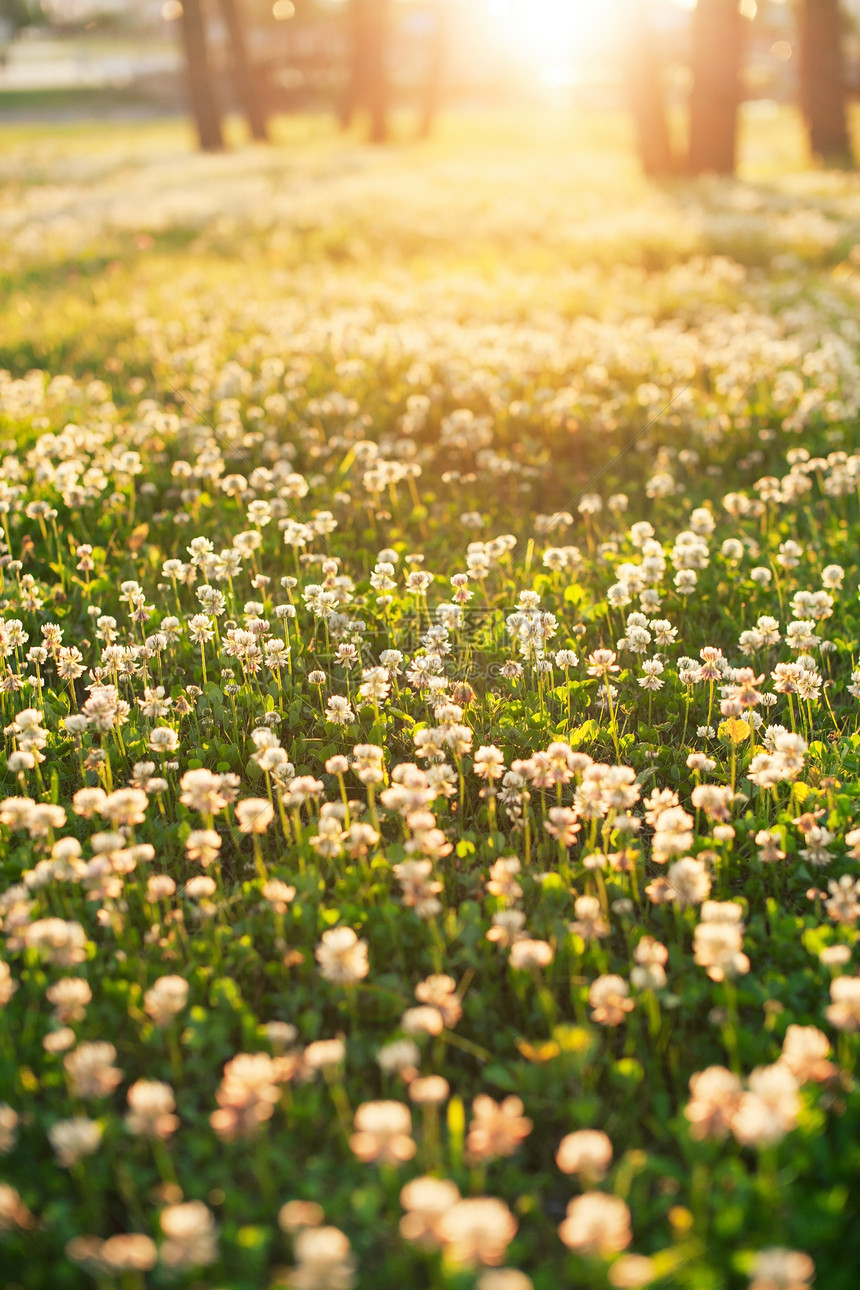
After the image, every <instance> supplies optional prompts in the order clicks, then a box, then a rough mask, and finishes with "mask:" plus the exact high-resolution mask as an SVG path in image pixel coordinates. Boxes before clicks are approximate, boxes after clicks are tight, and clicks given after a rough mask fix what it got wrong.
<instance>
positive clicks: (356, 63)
mask: <svg viewBox="0 0 860 1290" xmlns="http://www.w3.org/2000/svg"><path fill="white" fill-rule="evenodd" d="M390 16H391V14H390V3H389V0H352V4H351V5H350V14H349V21H350V26H351V39H350V45H351V58H350V62H351V66H350V77H349V85H348V87H347V92H346V97H345V99H344V105H343V109H342V111H341V125H342V126H343V128H344V129H348V128H349V126H350V125H351V124H352V121H353V118H354V116H355V113H356V111H358V110H359V109H360V108H362V107H366V108H367V109H368V111H369V112H370V138H371V140H372V141H373V142H374V143H385V141H386V140H387V138H388V101H389V82H388V43H389V29H390Z"/></svg>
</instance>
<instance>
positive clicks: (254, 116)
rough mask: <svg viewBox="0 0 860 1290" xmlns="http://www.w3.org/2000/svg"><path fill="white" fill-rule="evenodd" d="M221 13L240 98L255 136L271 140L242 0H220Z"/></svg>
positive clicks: (262, 140) (237, 93)
mask: <svg viewBox="0 0 860 1290" xmlns="http://www.w3.org/2000/svg"><path fill="white" fill-rule="evenodd" d="M220 3H221V12H222V14H223V15H224V23H225V25H226V27H227V34H228V36H229V40H230V61H231V64H232V70H233V80H234V83H235V86H236V97H237V98H238V100H239V103H240V104H241V107H242V111H243V112H244V113H245V119H246V120H247V122H248V129H249V130H250V131H251V138H252V139H258V140H260V142H262V143H267V142H268V139H269V131H268V128H267V125H266V113H265V110H264V107H263V100H262V96H261V94H260V92H259V89H260V82H259V81H258V80H256V79H255V77H254V72H253V69H252V67H251V60H250V58H249V56H248V40H247V36H246V29H245V21H244V15H243V14H242V12H241V10H240V7H239V0H220Z"/></svg>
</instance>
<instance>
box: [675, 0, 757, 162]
mask: <svg viewBox="0 0 860 1290" xmlns="http://www.w3.org/2000/svg"><path fill="white" fill-rule="evenodd" d="M742 23H743V19H742V17H741V14H740V10H739V8H738V0H699V2H698V4H697V5H696V8H695V10H694V11H693V49H692V65H693V89H692V91H691V94H690V149H689V155H688V159H687V168H688V170H689V171H690V173H691V174H694V175H700V174H705V173H707V172H710V173H713V174H717V175H731V174H733V173H734V169H735V153H736V148H737V121H738V105H739V103H740V66H741V44H742Z"/></svg>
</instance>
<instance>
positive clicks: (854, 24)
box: [0, 0, 860, 176]
mask: <svg viewBox="0 0 860 1290" xmlns="http://www.w3.org/2000/svg"><path fill="white" fill-rule="evenodd" d="M858 96H860V0H699V3H698V4H697V3H696V0H601V2H600V3H594V2H593V0H184V3H183V0H0V115H2V119H3V120H4V121H5V122H6V123H7V124H8V123H21V122H27V121H37V122H42V123H46V124H51V123H53V124H62V123H66V122H69V121H76V120H81V119H90V120H93V119H94V120H96V121H102V122H105V123H107V122H109V121H116V120H117V119H119V120H128V119H130V118H138V119H139V118H143V119H146V118H153V119H157V118H177V119H178V118H181V117H183V116H186V117H187V119H188V121H189V124H190V125H191V126H192V127H193V131H194V134H193V137H194V139H195V140H196V142H198V143H199V144H200V146H202V147H203V148H205V149H208V150H218V149H220V148H223V147H228V146H237V145H239V144H240V143H241V142H243V140H246V139H248V138H249V137H251V138H254V139H257V140H259V141H264V140H273V141H275V142H278V141H282V140H283V139H285V138H289V129H288V127H286V126H285V121H286V120H287V119H288V118H289V117H290V116H291V115H292V116H296V115H303V116H308V115H311V116H313V117H315V118H319V119H320V120H326V121H329V122H336V123H338V124H339V125H340V126H341V127H343V128H344V129H350V130H353V131H355V132H359V133H360V134H362V135H364V136H366V137H367V138H369V139H370V140H372V141H375V142H378V143H384V142H390V141H392V140H393V141H395V142H400V143H403V142H407V141H409V140H412V139H417V138H422V137H426V136H428V135H430V134H432V132H433V131H434V129H438V128H439V121H440V118H442V117H444V116H445V115H446V114H447V115H448V117H449V118H450V117H451V116H453V117H458V118H460V119H461V120H462V118H463V117H464V116H468V115H469V114H471V115H472V116H474V115H475V114H477V113H480V112H482V111H483V112H485V113H486V112H496V113H498V112H499V111H506V112H510V113H513V116H514V119H516V118H517V117H519V118H520V119H523V118H525V117H526V116H528V115H534V113H535V112H536V111H538V112H540V113H542V114H545V113H546V112H547V111H552V112H554V113H555V114H557V115H558V116H564V115H565V114H566V115H567V116H568V117H570V115H571V114H576V113H579V114H580V116H581V117H582V119H583V120H585V121H586V122H587V125H588V128H599V123H601V122H602V123H605V122H610V121H611V122H613V123H615V124H616V125H617V127H618V129H619V130H620V131H621V132H622V134H624V137H625V139H626V141H627V142H629V144H630V146H631V147H634V148H635V149H636V150H637V152H638V156H639V160H640V162H641V164H642V165H643V167H644V169H645V171H646V172H647V173H648V174H651V175H655V176H664V175H672V174H677V173H682V172H689V173H703V172H715V173H730V172H732V171H733V170H735V168H736V166H737V165H738V161H739V158H740V160H741V162H743V161H744V159H745V157H746V154H745V153H744V147H745V143H744V140H745V137H746V135H745V131H746V132H747V134H748V133H749V131H750V130H752V132H753V134H754V132H755V127H756V123H757V122H765V123H768V124H769V127H772V126H773V123H774V122H778V123H779V124H780V126H781V127H782V132H781V133H780V131H779V130H775V129H773V128H768V130H767V131H766V132H765V134H764V135H763V136H762V137H766V138H767V140H768V143H767V145H766V146H765V147H763V148H762V147H760V148H759V153H760V154H763V155H759V156H758V162H759V164H762V163H763V162H766V161H767V153H768V151H770V152H771V153H774V152H775V150H776V151H778V150H779V149H780V148H782V149H783V152H785V150H787V152H785V155H782V154H781V155H780V157H779V160H780V162H781V163H784V162H785V161H786V160H789V161H790V162H793V163H795V164H797V163H801V162H804V161H808V160H810V159H812V160H814V161H816V162H824V163H826V164H835V165H839V166H845V165H848V164H850V163H851V162H852V160H853V157H854V156H856V151H857V148H856V138H855V140H852V134H856V131H855V130H854V127H853V121H854V119H855V118H856V117H857V116H858V112H860V109H858Z"/></svg>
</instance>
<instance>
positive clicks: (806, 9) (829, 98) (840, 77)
mask: <svg viewBox="0 0 860 1290" xmlns="http://www.w3.org/2000/svg"><path fill="white" fill-rule="evenodd" d="M800 87H801V102H802V106H803V114H804V116H805V117H806V126H807V130H808V133H809V146H810V149H811V150H812V152H813V154H814V155H815V156H817V157H820V158H821V159H822V160H823V161H825V162H829V163H830V164H833V165H850V164H851V143H850V140H849V138H848V122H847V118H846V112H845V63H844V55H843V50H842V14H841V11H840V4H839V0H804V3H803V7H802V9H801V15H800Z"/></svg>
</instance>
